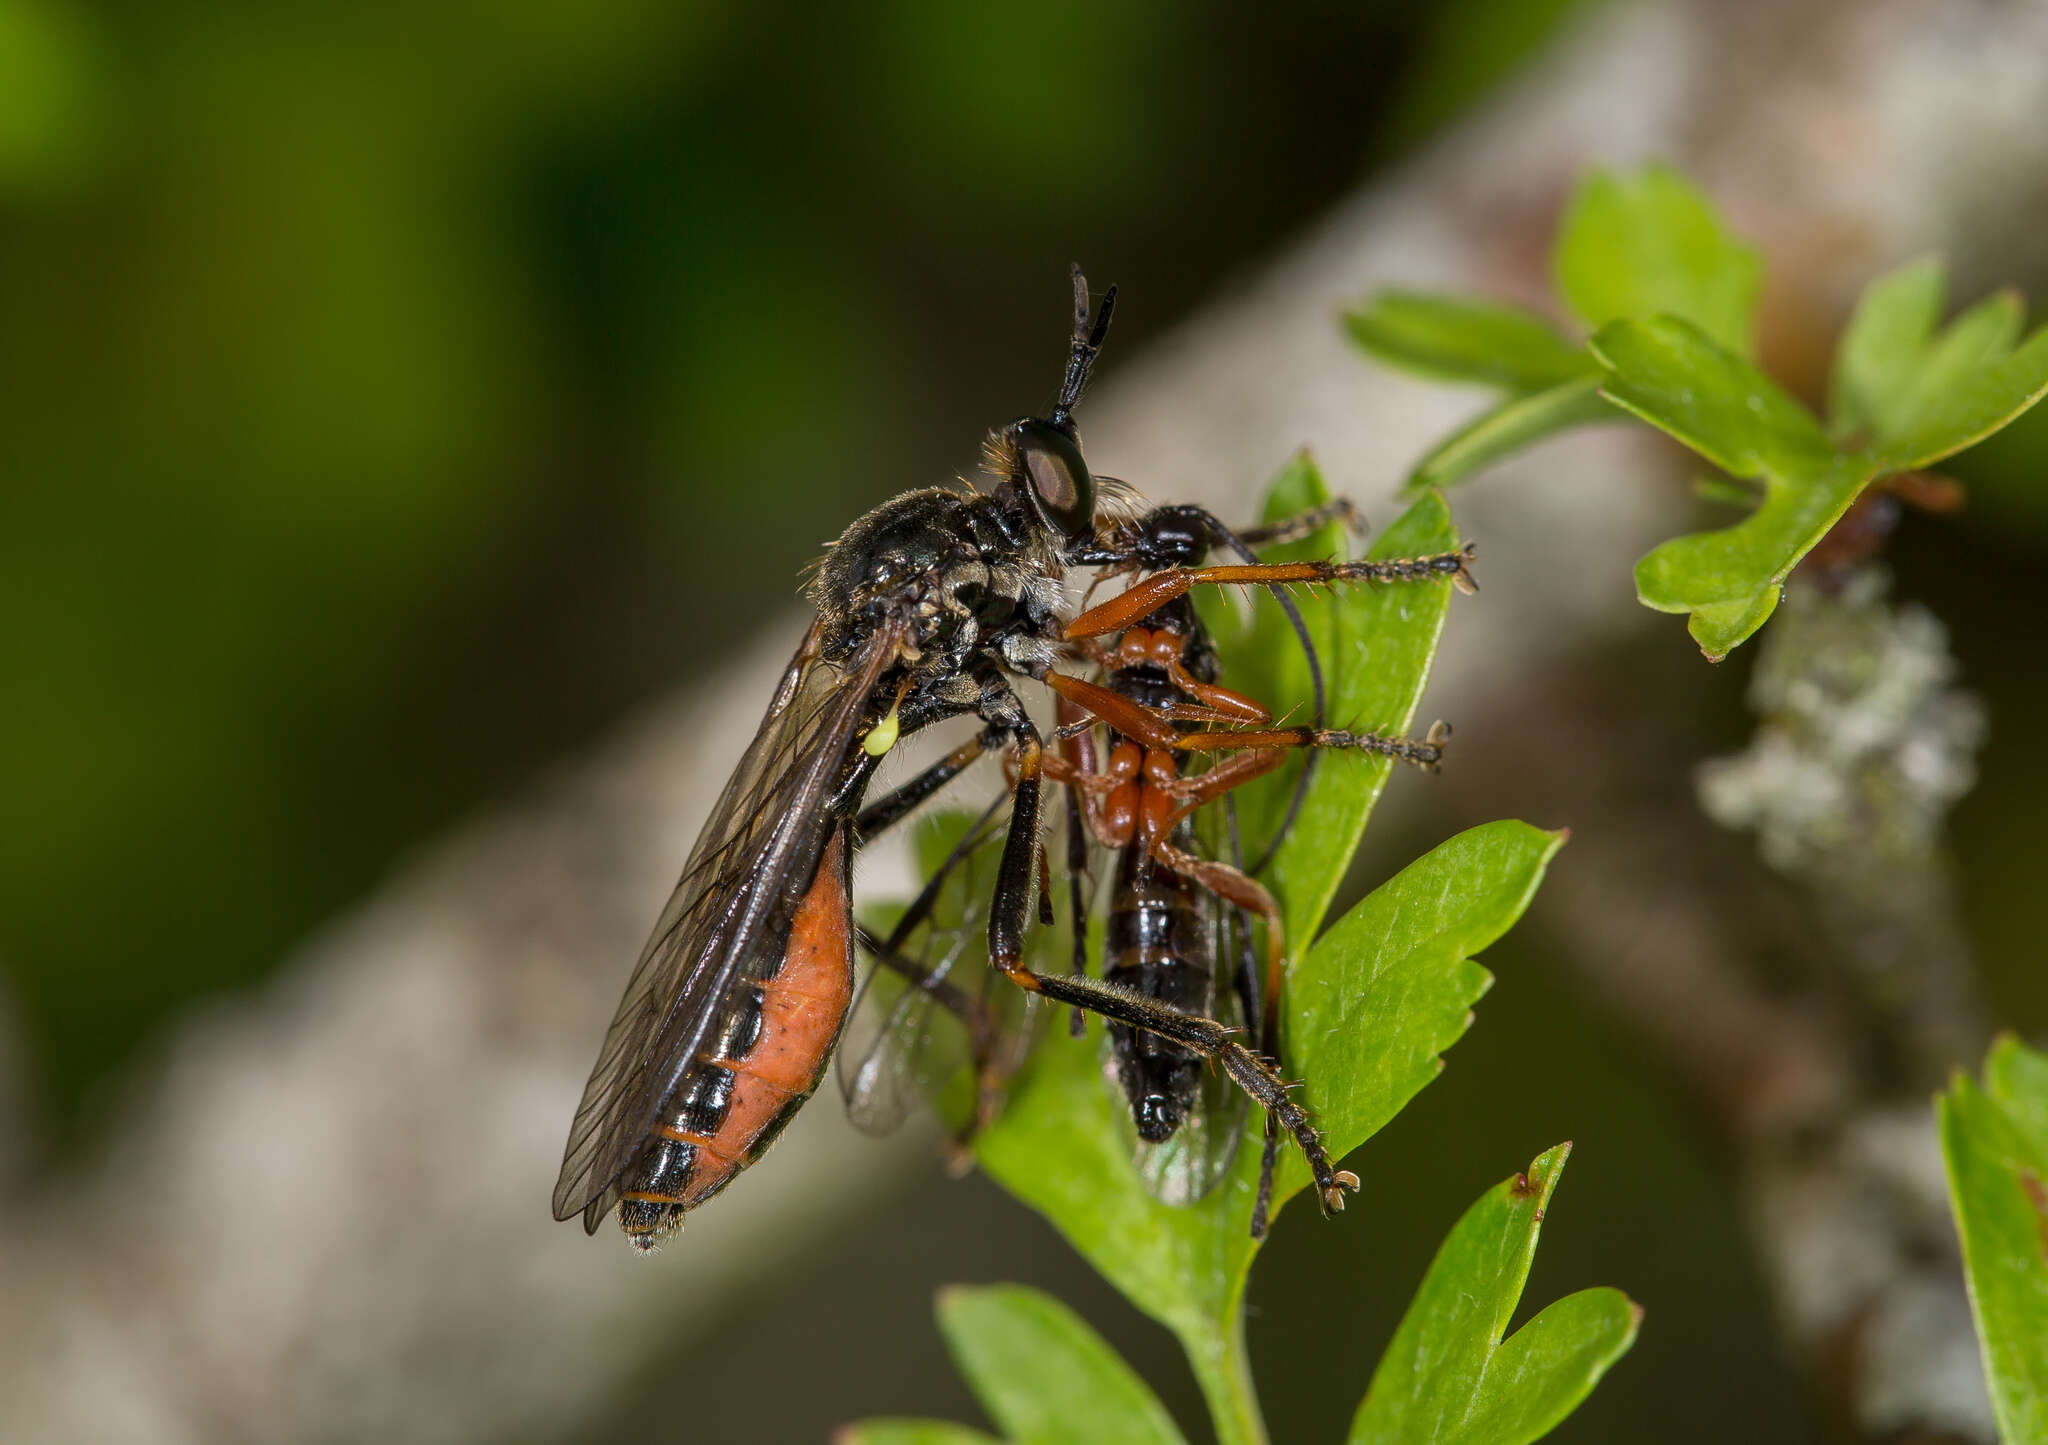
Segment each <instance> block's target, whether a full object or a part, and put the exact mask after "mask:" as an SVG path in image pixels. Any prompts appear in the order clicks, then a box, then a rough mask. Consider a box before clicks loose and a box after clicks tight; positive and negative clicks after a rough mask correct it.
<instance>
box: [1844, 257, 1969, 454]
mask: <svg viewBox="0 0 2048 1445" xmlns="http://www.w3.org/2000/svg"><path fill="white" fill-rule="evenodd" d="M1947 289H1948V282H1947V279H1946V277H1945V276H1944V274H1943V267H1942V264H1941V259H1940V258H1939V257H1937V256H1926V257H1922V258H1921V259H1920V260H1918V261H1912V262H1908V263H1907V264H1906V265H1904V266H1901V267H1899V268H1898V269H1897V270H1896V271H1891V272H1888V273H1886V274H1885V275H1883V276H1880V277H1878V278H1877V280H1875V281H1873V282H1871V283H1870V284H1869V285H1868V286H1866V287H1864V288H1863V294H1862V296H1860V297H1859V298H1857V301H1856V310H1855V313H1854V314H1853V315H1851V316H1850V318H1849V325H1848V329H1846V330H1845V331H1843V333H1842V339H1841V342H1840V343H1839V344H1838V345H1837V346H1836V348H1835V365H1834V374H1833V376H1832V377H1831V378H1830V380H1829V382H1828V418H1829V420H1830V422H1831V423H1832V425H1833V428H1834V432H1835V435H1836V436H1837V437H1838V438H1842V439H1849V438H1853V437H1856V436H1859V435H1861V436H1868V435H1873V434H1874V433H1875V432H1876V431H1877V428H1878V427H1879V426H1880V425H1882V424H1883V421H1884V418H1885V417H1887V416H1889V415H1891V413H1892V412H1893V411H1894V409H1895V408H1896V405H1897V400H1898V398H1899V397H1900V396H1901V395H1903V394H1904V392H1905V390H1906V388H1907V386H1908V385H1910V383H1911V381H1912V378H1913V373H1914V371H1915V370H1916V369H1917V366H1918V359H1919V355H1920V352H1921V351H1922V350H1923V349H1925V347H1926V345H1927V338H1928V337H1930V336H1932V335H1933V334H1934V323H1935V322H1937V321H1939V320H1940V319H1941V301H1942V297H1943V295H1944V294H1945V293H1946V291H1947Z"/></svg>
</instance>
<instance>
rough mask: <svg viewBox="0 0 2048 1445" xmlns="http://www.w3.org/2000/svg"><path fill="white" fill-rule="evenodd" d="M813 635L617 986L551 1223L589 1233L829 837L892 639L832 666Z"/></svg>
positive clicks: (776, 940)
mask: <svg viewBox="0 0 2048 1445" xmlns="http://www.w3.org/2000/svg"><path fill="white" fill-rule="evenodd" d="M822 638H823V624H822V623H821V622H814V623H812V625H811V629H810V631H809V632H807V633H806V634H805V635H804V640H803V642H802V644H801V645H800V646H799V647H798V648H797V651H796V656H795V657H794V658H792V659H791V660H790V664H789V667H788V669H787V670H786V671H785V672H784V673H783V675H782V682H781V684H780V686H778V687H777V689H776V692H775V697H774V699H773V701H771V702H770V703H769V705H768V711H767V713H766V715H765V716H764V717H763V718H762V719H761V726H760V729H759V731H758V732H756V734H755V735H754V740H753V742H752V743H750V744H749V745H748V747H747V751H746V753H745V755H744V756H742V757H741V759H740V763H739V766H738V767H737V768H735V769H734V771H733V775H732V777H731V779H730V780H729V781H727V783H726V785H725V791H724V792H722V793H721V794H720V795H719V798H718V802H717V803H716V804H715V805H714V806H713V807H712V810H711V816H710V817H709V818H708V819H707V820H706V821H705V824H704V831H703V832H702V833H700V834H699V835H698V837H697V842H696V846H695V847H693V848H692V849H691V850H690V857H689V861H688V862H687V863H685V864H684V865H683V873H682V878H681V879H680V880H679V881H678V882H677V884H676V888H675V892H674V893H673V894H671V895H670V896H669V900H668V905H667V907H665V908H663V909H662V912H661V918H660V920H659V921H658V922H657V923H656V924H655V926H654V933H653V936H652V937H650V938H649V939H648V940H647V946H646V947H645V948H644V949H643V950H642V951H641V954H640V960H639V962H638V964H636V965H635V967H634V969H633V973H632V977H631V978H630V979H629V980H628V981H627V983H626V992H625V996H624V997H623V998H621V999H620V1000H619V1009H618V1013H617V1014H616V1015H615V1016H614V1017H613V1019H612V1025H611V1029H610V1031H609V1032H607V1033H606V1035H605V1039H604V1045H603V1047H602V1048H600V1049H599V1051H598V1055H597V1064H596V1066H595V1067H594V1068H593V1069H592V1070H591V1073H590V1082H589V1084H587V1085H586V1086H585V1088H584V1091H583V1102H582V1103H581V1104H580V1105H579V1106H578V1107H577V1110H576V1118H575V1122H574V1123H572V1124H571V1125H570V1128H569V1143H568V1148H567V1149H566V1150H565V1152H564V1154H563V1156H562V1173H561V1177H560V1178H559V1179H557V1181H556V1183H555V1198H554V1209H555V1218H557V1219H567V1218H569V1217H570V1216H572V1215H574V1214H578V1213H580V1214H582V1215H583V1224H584V1228H585V1229H586V1230H588V1231H589V1232H591V1233H595V1232H596V1231H597V1227H598V1224H599V1223H600V1222H602V1220H603V1219H604V1216H605V1215H606V1214H607V1213H609V1212H610V1210H611V1208H612V1206H613V1204H614V1203H616V1202H617V1199H618V1191H619V1187H620V1186H619V1177H620V1175H621V1174H623V1173H624V1172H625V1170H626V1169H627V1168H628V1166H629V1165H631V1163H632V1162H633V1159H634V1157H635V1155H636V1154H637V1153H638V1152H639V1150H640V1149H641V1147H642V1146H643V1145H644V1144H645V1142H646V1138H647V1132H648V1130H649V1129H650V1128H651V1127H652V1126H653V1125H654V1123H655V1122H656V1120H657V1119H659V1118H660V1117H661V1113H662V1110H663V1109H664V1108H665V1107H666V1106H667V1105H668V1104H669V1102H670V1099H671V1096H672V1095H673V1093H674V1092H675V1089H676V1087H677V1085H678V1083H679V1082H680V1081H681V1079H682V1076H683V1074H684V1073H685V1072H686V1071H687V1070H688V1068H689V1066H690V1062H691V1060H692V1059H693V1058H694V1057H695V1056H696V1054H697V1051H698V1050H699V1049H700V1048H702V1047H703V1045H704V1042H705V1035H706V1034H707V1033H708V1032H709V1030H710V1027H711V1025H712V1023H713V1021H714V1019H715V1018H716V1016H717V1012H718V1006H719V1004H720V1003H722V1002H723V1000H724V999H725V998H726V997H727V995H728V993H729V991H730V990H731V988H732V986H733V984H734V982H735V980H737V979H739V978H742V977H745V976H748V975H750V974H758V973H761V972H764V971H766V970H768V969H772V968H773V967H775V966H776V965H777V964H778V963H779V961H780V959H781V955H782V950H783V949H784V948H785V946H786V945H787V943H788V934H789V924H790V916H791V913H792V912H793V910H794V909H795V907H796V903H797V901H798V899H799V898H800V897H801V895H802V893H803V891H804V889H805V888H806V887H807V886H808V885H809V883H810V881H811V876H812V874H813V873H814V872H815V870H816V868H817V861H818V854H819V850H820V848H822V847H823V845H824V841H825V837H826V835H827V833H828V832H829V831H830V826H831V821H832V820H831V819H830V817H829V816H828V815H827V813H826V807H825V805H826V803H827V802H828V801H829V800H830V798H831V795H832V792H833V789H834V787H835V786H836V785H837V784H838V783H839V781H840V779H841V777H842V774H843V772H844V768H845V763H846V759H847V755H848V752H849V751H850V749H851V748H852V745H853V742H854V739H855V736H856V734H857V731H858V729H859V726H860V721H861V717H862V714H863V710H864V708H865V706H866V703H867V701H868V698H869V695H870V694H871V693H872V692H873V690H874V687H875V683H876V680H877V679H878V678H879V677H880V676H881V674H882V672H883V670H884V669H886V668H887V667H888V665H889V664H890V663H891V662H893V661H894V660H895V659H896V657H897V656H898V654H899V652H900V649H901V645H902V640H903V633H902V631H901V630H900V629H898V628H895V627H889V626H884V627H881V628H878V629H877V630H876V632H875V635H874V636H873V637H872V638H871V639H870V640H869V642H868V643H867V645H866V646H865V648H864V649H862V650H861V651H860V652H858V653H856V654H855V655H854V656H853V657H852V658H850V659H848V660H847V661H845V662H844V663H838V662H833V661H828V660H827V659H825V658H824V657H823V656H822Z"/></svg>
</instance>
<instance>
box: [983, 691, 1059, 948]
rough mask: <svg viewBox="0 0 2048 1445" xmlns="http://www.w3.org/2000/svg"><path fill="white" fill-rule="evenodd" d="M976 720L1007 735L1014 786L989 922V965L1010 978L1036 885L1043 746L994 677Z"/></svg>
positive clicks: (1020, 706)
mask: <svg viewBox="0 0 2048 1445" xmlns="http://www.w3.org/2000/svg"><path fill="white" fill-rule="evenodd" d="M981 715H982V717H983V718H984V719H985V720H986V721H987V722H988V724H989V726H990V727H991V728H994V729H998V730H1000V731H1002V732H1004V733H1007V734H1008V735H1009V738H1010V746H1011V750H1012V753H1013V755H1014V766H1015V768H1016V783H1015V785H1014V786H1013V787H1012V788H1011V790H1010V830H1009V833H1008V835H1007V836H1006V837H1005V838H1004V839H1003V860H1002V863H1001V865H1000V866H999V867H998V868H997V870H996V889H995V897H994V898H993V899H992V900H991V902H990V906H989V918H988V956H989V961H990V962H991V963H993V964H994V965H995V966H996V967H997V968H999V969H1001V970H1002V971H1003V972H1004V973H1010V974H1013V972H1014V971H1015V970H1017V969H1020V968H1022V967H1023V964H1022V959H1023V957H1024V933H1025V930H1026V929H1027V928H1028V927H1029V926H1030V923H1031V908H1032V903H1033V901H1034V898H1033V895H1034V893H1035V891H1036V890H1035V888H1034V885H1035V884H1036V883H1037V881H1038V879H1037V874H1038V858H1039V841H1038V825H1039V811H1040V809H1039V802H1040V798H1039V791H1040V780H1041V778H1042V776H1043V774H1044V771H1045V745H1044V743H1043V742H1041V741H1040V740H1039V736H1038V729H1037V727H1036V726H1034V725H1033V723H1032V721H1031V717H1030V714H1028V713H1026V712H1025V711H1024V704H1023V703H1022V702H1021V701H1019V699H1018V697H1017V694H1016V692H1015V691H1014V690H1013V689H1012V688H1011V687H1010V685H1009V683H1007V682H1005V681H1004V680H1003V679H1001V678H999V677H998V678H992V679H990V680H989V681H988V682H987V683H986V684H985V685H984V686H983V688H982V699H981Z"/></svg>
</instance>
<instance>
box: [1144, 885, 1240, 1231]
mask: <svg viewBox="0 0 2048 1445" xmlns="http://www.w3.org/2000/svg"><path fill="white" fill-rule="evenodd" d="M1199 896H1200V898H1201V900H1202V916H1203V924H1204V927H1205V928H1206V929H1207V930H1208V932H1209V936H1210V938H1211V940H1212V945H1211V950H1210V957H1211V958H1212V959H1213V960H1214V964H1215V966H1214V968H1213V969H1212V970H1211V972H1210V975H1209V983H1208V986H1207V988H1206V989H1205V990H1204V991H1203V993H1202V994H1201V995H1200V996H1198V997H1197V998H1196V999H1194V1000H1193V1001H1191V1003H1190V1004H1189V1005H1187V1007H1189V1009H1190V1010H1191V1011H1194V1012H1199V1013H1202V1014H1203V1015H1205V1016H1206V1017H1209V1018H1212V1019H1215V1020H1216V1021H1217V1022H1219V1023H1223V1024H1227V1025H1230V1026H1233V1027H1240V1026H1242V1025H1243V1023H1244V1009H1243V1006H1242V1005H1241V1004H1240V1002H1239V1001H1238V996H1237V991H1236V990H1235V989H1233V988H1231V987H1230V986H1229V980H1230V978H1231V976H1232V974H1233V972H1234V971H1235V969H1236V968H1237V966H1238V960H1239V955H1240V951H1241V947H1242V942H1243V941H1247V940H1249V939H1250V936H1251V933H1250V922H1249V920H1248V919H1246V918H1245V916H1244V914H1243V913H1242V912H1241V911H1240V910H1238V909H1236V908H1233V907H1231V906H1230V905H1229V904H1227V903H1225V902H1224V901H1223V900H1222V899H1221V898H1218V897H1217V896H1216V895H1215V894H1213V893H1209V892H1207V891H1206V890H1205V891H1203V892H1202V893H1201V894H1200V895H1199ZM1109 1073H1110V1080H1109V1082H1110V1089H1111V1097H1112V1098H1113V1099H1115V1100H1116V1102H1117V1107H1116V1108H1115V1109H1114V1111H1113V1112H1114V1114H1115V1116H1116V1118H1117V1120H1118V1122H1119V1127H1120V1129H1121V1131H1122V1132H1123V1134H1124V1137H1125V1138H1126V1140H1127V1141H1128V1142H1129V1144H1130V1147H1131V1163H1132V1164H1133V1166H1135V1167H1136V1169H1137V1171H1138V1178H1139V1180H1140V1181H1141V1182H1143V1184H1144V1186H1145V1189H1146V1192H1147V1193H1149V1194H1151V1195H1152V1197H1153V1198H1155V1199H1157V1200H1159V1201H1160V1203H1162V1204H1171V1205H1177V1206H1178V1205H1188V1204H1193V1203H1194V1202H1195V1201H1197V1200H1198V1199H1201V1198H1203V1197H1204V1196H1206V1195H1207V1194H1208V1193H1209V1191H1210V1190H1212V1189H1214V1188H1215V1187H1216V1185H1217V1184H1218V1183H1219V1182H1220V1181H1221V1180H1222V1178H1223V1176H1224V1175H1225V1174H1227V1173H1228V1172H1229V1171H1230V1165H1231V1161H1232V1160H1233V1159H1235V1158H1236V1157H1237V1145H1238V1140H1239V1139H1241V1138H1242V1137H1243V1136H1244V1127H1245V1119H1246V1116H1247V1115H1248V1113H1249V1112H1250V1105H1249V1102H1248V1100H1247V1099H1246V1096H1245V1092H1244V1090H1242V1089H1240V1088H1239V1087H1237V1085H1236V1084H1234V1083H1233V1082H1231V1080H1230V1077H1229V1076H1228V1075H1227V1074H1225V1073H1224V1072H1223V1070H1222V1069H1220V1068H1218V1067H1216V1066H1215V1065H1214V1064H1211V1065H1209V1066H1208V1067H1207V1068H1205V1069H1204V1070H1203V1071H1202V1081H1201V1087H1200V1089H1199V1091H1198V1092H1197V1093H1196V1095H1195V1101H1194V1106H1193V1108H1191V1109H1190V1110H1189V1111H1188V1114H1187V1117H1186V1118H1184V1119H1182V1120H1181V1123H1180V1127H1179V1128H1178V1129H1176V1130H1174V1131H1173V1133H1172V1134H1171V1135H1170V1136H1168V1137H1167V1138H1166V1139H1163V1140H1161V1141H1160V1142H1159V1143H1156V1144H1154V1143H1149V1142H1147V1141H1146V1140H1144V1139H1141V1138H1140V1137H1139V1136H1138V1131H1137V1128H1136V1126H1135V1125H1134V1124H1133V1123H1132V1121H1131V1111H1130V1109H1129V1107H1128V1106H1126V1105H1125V1104H1124V1102H1123V1092H1122V1088H1121V1086H1120V1085H1119V1084H1118V1083H1117V1081H1116V1079H1115V1074H1114V1070H1113V1069H1112V1070H1110V1071H1109Z"/></svg>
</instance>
